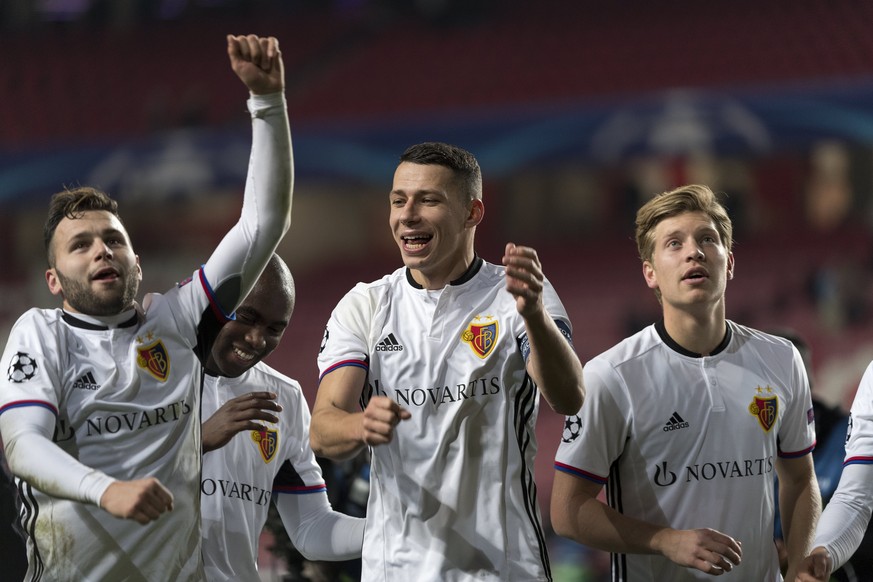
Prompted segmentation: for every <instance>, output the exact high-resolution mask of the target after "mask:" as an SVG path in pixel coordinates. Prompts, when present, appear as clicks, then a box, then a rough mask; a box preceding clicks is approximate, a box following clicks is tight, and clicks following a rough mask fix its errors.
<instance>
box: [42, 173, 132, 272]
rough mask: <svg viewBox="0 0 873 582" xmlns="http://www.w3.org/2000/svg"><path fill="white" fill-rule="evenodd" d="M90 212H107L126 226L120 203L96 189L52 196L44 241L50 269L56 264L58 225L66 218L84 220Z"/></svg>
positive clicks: (66, 192)
mask: <svg viewBox="0 0 873 582" xmlns="http://www.w3.org/2000/svg"><path fill="white" fill-rule="evenodd" d="M89 210H105V211H106V212H109V213H111V214H112V215H114V216H115V217H116V218H117V219H118V220H119V222H121V223H122V224H124V222H122V221H121V217H120V216H119V215H118V203H117V202H116V201H115V200H113V199H112V198H110V197H109V196H108V195H107V194H106V193H105V192H102V191H100V190H97V189H96V188H91V187H88V186H82V187H79V188H73V189H72V190H70V189H66V190H63V191H62V192H58V193H57V194H55V195H54V196H52V199H51V202H50V203H49V211H48V217H47V218H46V221H45V226H44V228H43V241H44V242H45V251H46V257H47V259H48V263H49V266H50V267H54V262H55V257H54V253H53V252H52V239H53V238H54V236H55V231H56V230H57V228H58V224H60V223H61V220H63V219H64V218H69V219H70V220H74V219H77V218H82V215H83V214H85V212H88V211H89Z"/></svg>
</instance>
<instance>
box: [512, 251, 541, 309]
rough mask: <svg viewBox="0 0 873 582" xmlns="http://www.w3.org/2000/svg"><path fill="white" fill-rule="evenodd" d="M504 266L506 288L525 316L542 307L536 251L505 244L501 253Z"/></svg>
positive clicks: (538, 260) (539, 270)
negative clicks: (504, 248) (504, 249)
mask: <svg viewBox="0 0 873 582" xmlns="http://www.w3.org/2000/svg"><path fill="white" fill-rule="evenodd" d="M503 264H504V266H506V290H507V291H509V292H510V293H512V296H513V297H515V306H516V309H518V312H519V313H520V314H521V316H522V317H524V318H527V317H529V316H531V315H534V314H536V313H537V312H538V311H540V310H542V309H544V307H543V279H544V277H543V269H542V265H540V259H539V257H538V256H537V252H536V251H535V250H534V249H532V248H530V247H520V246H516V245H515V244H513V243H507V244H506V251H505V252H504V254H503Z"/></svg>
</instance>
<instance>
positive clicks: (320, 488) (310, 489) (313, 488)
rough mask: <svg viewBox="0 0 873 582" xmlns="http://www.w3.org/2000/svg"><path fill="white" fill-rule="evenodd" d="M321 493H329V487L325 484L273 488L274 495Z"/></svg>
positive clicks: (277, 486)
mask: <svg viewBox="0 0 873 582" xmlns="http://www.w3.org/2000/svg"><path fill="white" fill-rule="evenodd" d="M321 492H325V493H326V492H327V485H325V484H324V483H321V484H319V485H276V486H274V487H273V493H290V494H292V495H303V494H305V493H321Z"/></svg>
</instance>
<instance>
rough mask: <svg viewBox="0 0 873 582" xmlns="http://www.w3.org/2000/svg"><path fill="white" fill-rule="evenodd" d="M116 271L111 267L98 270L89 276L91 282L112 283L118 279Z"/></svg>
mask: <svg viewBox="0 0 873 582" xmlns="http://www.w3.org/2000/svg"><path fill="white" fill-rule="evenodd" d="M119 276H120V275H119V273H118V271H116V270H115V269H113V268H112V267H106V268H104V269H100V270H99V271H97V272H96V273H94V274H93V275H91V280H92V281H114V280H116V279H118V277H119Z"/></svg>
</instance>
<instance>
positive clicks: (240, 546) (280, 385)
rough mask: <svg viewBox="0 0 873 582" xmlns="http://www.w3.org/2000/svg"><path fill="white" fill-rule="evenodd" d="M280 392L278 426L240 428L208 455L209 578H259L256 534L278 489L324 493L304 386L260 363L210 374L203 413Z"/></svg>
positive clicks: (203, 485)
mask: <svg viewBox="0 0 873 582" xmlns="http://www.w3.org/2000/svg"><path fill="white" fill-rule="evenodd" d="M253 390H255V391H267V392H274V393H276V394H277V395H278V399H277V402H278V403H279V404H280V405H281V406H282V412H281V413H279V414H278V417H279V422H278V423H276V424H273V423H266V422H261V424H263V425H264V427H265V428H264V430H263V431H243V432H240V433H237V434H236V435H234V436H233V438H231V439H230V442H228V443H227V444H226V445H225V446H223V447H221V448H220V449H216V450H214V451H210V452H208V453H205V454H204V455H203V476H202V480H201V489H200V490H201V495H202V497H201V504H200V507H201V509H202V520H203V561H204V565H205V569H206V579H207V580H210V581H214V580H248V581H252V582H257V581H259V580H260V577H259V575H258V569H257V558H258V538H259V536H260V533H261V530H263V528H264V524H265V523H266V521H267V510H268V509H269V504H270V500H271V498H272V497H273V495H275V494H279V495H301V494H313V493H318V494H324V493H325V491H326V488H325V484H324V479H323V477H322V475H321V468H320V467H319V466H318V463H317V462H316V460H315V455H314V453H313V452H312V449H311V448H310V447H309V418H310V415H309V407H308V406H307V404H306V400H305V399H304V396H303V391H302V390H301V388H300V385H299V384H298V383H297V382H296V381H294V380H292V379H291V378H288V377H287V376H284V375H282V374H280V373H279V372H277V371H276V370H273V369H272V368H270V367H269V366H267V365H266V364H264V363H258V364H257V365H255V366H254V367H252V368H250V369H249V370H247V371H246V372H245V373H244V374H242V375H240V376H239V377H237V378H225V377H219V376H209V375H207V376H206V378H205V381H204V386H203V419H204V420H205V419H208V418H209V417H210V416H212V415H213V414H215V412H216V411H217V410H218V409H219V408H221V407H222V406H223V405H224V404H225V403H226V402H227V401H228V400H231V399H233V398H236V397H237V396H243V395H244V394H247V393H249V392H252V391H253Z"/></svg>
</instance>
